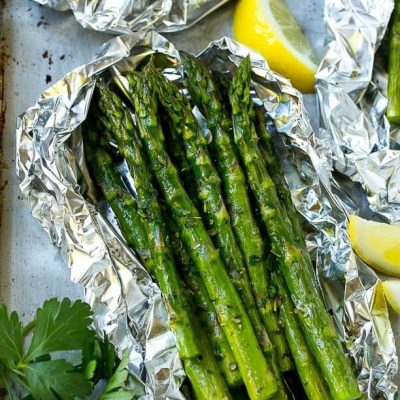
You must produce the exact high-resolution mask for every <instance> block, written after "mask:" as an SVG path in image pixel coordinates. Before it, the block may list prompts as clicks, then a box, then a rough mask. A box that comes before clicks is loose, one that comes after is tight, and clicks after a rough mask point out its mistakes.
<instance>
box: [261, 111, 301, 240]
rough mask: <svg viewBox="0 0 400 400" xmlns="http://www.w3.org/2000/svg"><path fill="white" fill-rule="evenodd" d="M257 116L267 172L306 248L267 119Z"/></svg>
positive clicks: (297, 237) (296, 233)
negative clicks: (266, 122) (267, 125)
mask: <svg viewBox="0 0 400 400" xmlns="http://www.w3.org/2000/svg"><path fill="white" fill-rule="evenodd" d="M256 116H257V126H256V128H257V134H258V137H259V138H260V142H259V144H260V148H261V151H262V154H263V156H264V161H265V163H266V166H267V171H268V173H269V175H270V176H271V179H272V180H273V182H274V184H275V187H276V191H277V193H278V197H279V200H280V201H281V204H282V205H283V207H284V208H285V209H286V212H287V215H288V218H289V220H290V223H291V224H292V228H293V232H294V234H295V237H296V239H297V242H298V244H299V245H301V246H303V247H304V248H305V242H304V236H303V229H302V228H301V225H300V221H299V217H298V215H297V211H296V209H295V208H294V205H293V201H292V195H291V193H290V189H289V187H288V185H287V183H286V180H285V175H284V173H283V170H282V167H281V164H280V161H279V157H278V155H277V154H276V151H275V148H274V145H273V143H272V138H271V135H270V134H269V132H268V130H267V128H266V124H265V117H264V115H263V113H262V112H261V111H258V112H256Z"/></svg>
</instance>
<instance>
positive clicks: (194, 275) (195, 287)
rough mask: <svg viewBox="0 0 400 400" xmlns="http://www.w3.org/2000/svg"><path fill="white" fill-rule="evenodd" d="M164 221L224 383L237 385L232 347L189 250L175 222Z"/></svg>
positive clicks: (236, 368)
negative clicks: (223, 377) (224, 380)
mask: <svg viewBox="0 0 400 400" xmlns="http://www.w3.org/2000/svg"><path fill="white" fill-rule="evenodd" d="M167 224H168V229H169V233H170V235H171V245H172V248H173V250H174V253H175V257H176V259H177V261H178V264H179V267H180V270H181V272H182V276H183V279H184V281H185V283H186V285H187V286H188V288H189V289H190V290H191V291H192V293H193V297H194V299H195V306H196V311H197V312H196V315H198V317H199V320H200V321H201V323H202V324H204V325H205V326H206V328H207V331H208V335H209V337H210V341H211V343H212V345H213V348H214V354H215V357H216V358H217V360H218V361H219V364H220V367H221V370H222V373H223V374H224V376H225V379H226V381H227V383H228V386H230V387H237V386H239V385H241V384H243V380H242V377H241V375H240V372H239V369H238V367H237V363H236V360H235V357H234V355H233V353H232V350H231V348H230V347H229V344H228V341H227V340H226V337H225V334H224V332H223V330H222V327H221V325H220V323H219V322H218V317H217V314H216V312H215V308H214V305H213V303H212V301H211V299H210V297H209V295H208V293H207V289H206V287H205V286H204V283H203V281H202V279H201V276H200V274H199V272H198V271H197V270H196V268H195V266H194V265H193V261H192V259H191V257H190V254H189V252H188V251H187V249H186V248H185V247H184V245H183V243H182V240H181V238H180V236H179V232H178V231H177V227H176V224H175V222H174V221H173V219H172V218H171V217H170V216H167Z"/></svg>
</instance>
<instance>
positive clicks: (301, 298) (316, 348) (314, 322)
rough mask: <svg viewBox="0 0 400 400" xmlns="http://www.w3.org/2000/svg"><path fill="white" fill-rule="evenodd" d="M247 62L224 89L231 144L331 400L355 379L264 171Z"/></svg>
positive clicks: (349, 394) (352, 387)
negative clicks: (227, 91)
mask: <svg viewBox="0 0 400 400" xmlns="http://www.w3.org/2000/svg"><path fill="white" fill-rule="evenodd" d="M250 78H251V65H250V59H249V58H248V57H247V58H245V59H244V60H243V62H242V63H241V64H240V66H239V67H238V69H237V71H236V72H235V74H234V77H233V80H232V84H231V87H230V91H229V98H230V102H231V106H232V118H233V127H234V138H235V143H236V145H237V147H238V149H239V152H240V155H241V158H242V162H243V164H244V165H245V169H246V174H247V179H248V181H249V184H250V188H251V189H252V191H253V193H254V197H255V199H256V201H257V203H258V206H259V208H260V212H261V217H262V220H263V222H264V224H265V225H266V227H267V229H268V234H269V237H270V241H271V246H272V252H273V253H274V254H275V255H276V257H277V259H278V262H279V265H280V268H281V270H282V273H283V276H284V278H285V281H286V284H287V286H288V289H289V292H290V293H291V297H292V300H293V302H294V304H295V307H296V309H297V310H298V316H299V320H300V323H301V325H302V328H303V330H304V333H305V335H306V338H307V341H308V343H309V345H310V348H311V351H312V353H313V354H314V357H315V359H316V361H317V363H318V367H319V369H320V370H321V372H322V375H323V377H324V378H325V381H326V382H327V384H328V386H329V389H330V392H331V395H332V397H333V398H334V399H335V400H352V399H358V398H359V397H360V392H359V390H358V387H357V382H356V380H355V378H354V375H353V372H352V370H351V367H350V363H349V361H348V360H347V359H346V357H345V355H344V353H343V351H342V348H341V343H340V341H339V338H338V336H337V333H336V331H335V328H334V326H333V323H332V320H331V318H330V316H329V314H328V313H327V311H326V310H325V307H324V304H323V301H322V299H321V298H320V297H319V294H318V291H317V290H316V288H315V286H314V283H313V280H314V278H313V276H312V275H311V271H312V268H311V267H310V266H309V265H307V260H308V259H307V258H305V257H302V252H303V249H302V248H301V247H299V246H298V244H297V243H296V240H295V238H294V234H293V231H292V227H291V224H290V221H289V220H288V217H287V214H286V211H285V210H284V209H283V208H282V207H281V205H280V203H279V198H278V195H277V193H276V189H275V186H274V183H273V182H272V180H271V177H270V176H269V175H268V173H267V171H266V169H265V165H264V161H263V157H262V154H261V150H260V148H259V146H258V137H257V133H256V131H255V126H254V123H253V121H252V118H251V117H252V116H253V113H254V110H253V102H252V99H251V94H250V84H251V80H250Z"/></svg>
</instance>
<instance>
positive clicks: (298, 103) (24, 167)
mask: <svg viewBox="0 0 400 400" xmlns="http://www.w3.org/2000/svg"><path fill="white" fill-rule="evenodd" d="M155 52H156V53H159V54H164V55H165V56H164V57H162V56H160V55H159V56H158V57H157V58H156V61H157V60H158V61H160V60H162V62H163V65H168V68H167V69H166V70H165V73H166V76H168V77H169V78H170V79H174V80H178V81H179V80H181V79H182V69H181V66H180V65H179V53H178V51H177V50H176V49H175V48H174V46H173V45H172V43H170V42H169V41H167V40H166V39H165V38H164V37H162V36H161V35H159V34H158V33H156V32H147V33H143V32H142V33H134V34H131V35H129V36H120V37H117V38H115V39H113V40H111V41H110V42H108V43H106V44H105V45H104V46H103V47H102V48H101V50H100V52H99V54H98V55H97V57H96V59H95V60H94V61H92V62H91V63H89V64H87V65H84V66H83V67H80V68H77V69H75V70H74V71H72V72H71V73H69V74H68V75H66V76H65V78H64V79H62V80H61V81H59V82H57V83H56V84H55V85H54V86H53V87H51V88H50V89H48V90H47V91H45V92H44V93H43V94H42V96H41V97H40V99H39V100H38V102H37V104H35V105H34V106H33V107H31V108H29V109H28V110H27V111H26V112H25V113H24V114H23V115H22V116H21V117H20V118H19V119H18V126H17V172H18V175H19V177H20V179H21V186H20V187H21V191H22V193H23V194H24V195H25V196H26V197H27V199H28V201H29V205H30V208H31V212H32V215H33V217H34V218H35V219H36V220H37V221H38V222H39V223H40V224H41V225H42V226H43V228H44V229H45V230H46V232H47V233H48V234H49V236H50V237H51V239H52V241H53V243H54V244H55V245H57V246H59V247H61V249H62V250H63V253H64V254H65V256H66V260H67V262H68V265H69V267H70V269H71V279H72V280H74V281H75V282H80V283H81V284H82V285H83V286H84V287H85V289H86V300H87V301H88V302H89V303H90V304H91V305H92V306H93V308H94V318H95V326H96V328H97V330H98V331H99V332H100V333H101V331H102V330H105V331H106V332H108V333H109V335H110V338H111V341H112V343H113V344H114V345H115V346H116V348H117V349H118V351H119V352H120V354H122V352H123V351H125V350H126V349H128V351H129V354H130V363H129V369H130V371H131V373H132V376H133V377H136V384H137V385H138V387H139V388H140V390H141V391H142V395H141V397H140V398H141V399H152V398H168V399H175V398H182V394H181V393H180V392H179V386H180V384H181V382H182V380H183V377H184V372H183V370H182V365H181V363H180V361H179V358H178V355H177V352H176V348H175V345H174V342H173V338H172V336H171V332H170V331H169V330H168V328H167V326H166V323H167V315H166V310H165V307H163V305H162V303H161V302H160V293H159V290H158V288H157V286H156V285H155V284H154V283H153V282H152V281H151V279H150V277H149V275H148V274H147V273H146V271H145V270H144V269H143V268H142V267H141V266H140V265H139V264H138V262H137V261H136V259H135V257H134V255H133V254H132V252H131V251H129V249H127V248H126V246H125V243H124V240H123V239H122V238H121V237H120V236H119V235H118V231H117V230H115V229H114V228H113V227H112V222H113V221H112V220H111V221H110V218H108V219H107V217H108V215H107V213H105V212H104V210H103V209H102V208H101V207H98V208H96V207H95V206H93V205H92V204H91V202H90V201H88V200H87V199H88V197H90V180H89V179H84V178H83V177H82V175H83V176H84V177H85V176H86V169H85V165H84V158H83V149H82V140H81V136H80V131H79V125H80V124H81V123H82V122H83V121H84V120H85V118H86V114H87V110H88V107H89V104H90V100H91V96H92V93H93V89H94V87H95V84H96V81H97V80H98V79H101V77H102V74H103V73H104V72H105V71H107V77H109V76H110V74H111V76H113V78H114V79H115V80H117V81H118V82H119V83H120V84H121V85H124V78H123V72H124V71H125V70H126V69H130V68H135V67H136V66H137V65H138V64H143V62H145V61H146V60H147V59H148V58H149V56H150V55H151V54H153V53H155ZM248 53H249V50H248V49H247V48H245V47H244V46H242V45H240V44H238V43H237V42H235V41H233V40H232V39H229V38H222V39H220V40H218V41H215V42H212V43H211V44H210V45H209V47H208V48H207V49H206V50H205V51H204V52H203V53H202V54H200V55H199V57H200V58H201V59H202V60H203V61H204V62H205V63H206V64H207V65H208V67H209V68H211V69H212V70H214V71H218V72H219V73H223V74H230V73H231V72H232V71H233V70H234V69H235V68H236V65H238V64H239V63H240V61H241V59H242V57H244V56H245V55H247V54H248ZM251 59H252V65H253V72H254V76H253V78H254V101H255V103H256V104H257V105H258V106H260V107H264V108H265V112H266V115H267V117H268V120H269V125H270V126H269V127H270V129H271V131H273V132H272V133H273V134H274V140H275V145H276V146H277V147H278V148H279V154H280V156H281V161H282V166H283V168H284V171H285V176H286V178H287V180H288V183H289V186H290V188H291V192H292V196H293V199H294V201H295V204H296V207H297V209H298V211H299V212H300V213H301V214H302V215H303V216H304V218H305V219H306V220H307V221H308V222H309V224H310V227H311V228H313V231H312V233H311V234H309V236H308V238H307V242H308V243H307V244H308V246H309V249H310V251H311V252H312V254H313V255H314V256H315V259H316V263H317V271H318V278H319V282H320V284H321V289H322V292H323V294H324V296H325V300H326V303H327V305H328V306H329V308H330V309H331V310H332V312H333V315H334V317H335V322H336V326H337V329H338V331H339V333H340V335H341V337H342V338H343V340H344V342H345V344H346V346H347V348H348V350H349V352H350V354H351V355H352V356H353V358H354V360H355V363H356V367H357V371H358V380H359V383H360V387H361V388H362V389H363V390H364V392H367V393H368V394H369V395H370V397H371V398H377V396H378V394H379V393H385V394H386V397H387V398H393V394H394V392H395V390H396V388H395V386H394V385H393V383H392V378H393V375H394V373H395V372H396V370H397V355H396V350H395V345H394V339H393V333H392V329H391V326H390V322H389V317H388V311H387V307H386V303H385V300H384V297H383V293H382V290H381V288H380V285H379V283H378V282H379V281H378V280H377V277H376V276H375V274H374V273H373V272H372V271H371V270H370V269H369V268H368V267H366V266H365V265H364V264H363V263H362V262H361V261H360V260H357V259H356V258H355V256H354V254H353V253H352V251H351V247H350V244H349V239H348V236H347V231H346V216H347V214H348V212H354V211H355V209H356V206H355V205H354V203H353V202H352V200H351V199H350V198H349V197H348V196H347V195H346V191H344V190H343V188H342V187H341V186H340V185H339V184H338V183H337V182H336V181H335V180H334V178H333V177H332V173H331V159H330V154H331V152H330V151H329V147H326V146H324V144H325V142H324V141H323V139H320V137H319V135H315V134H314V133H313V131H312V128H311V125H310V122H309V118H308V114H307V111H306V108H305V106H304V103H303V99H302V95H301V94H300V93H299V92H298V91H297V90H296V89H294V88H293V87H292V86H291V85H290V83H289V81H287V80H286V79H284V78H282V77H281V76H279V75H278V74H276V73H274V72H273V71H271V70H270V69H269V68H268V65H267V64H266V62H265V60H263V59H262V58H261V56H259V55H258V54H255V53H251ZM86 178H87V177H86ZM88 185H89V187H87V186H88ZM100 206H101V205H100ZM110 222H111V224H110Z"/></svg>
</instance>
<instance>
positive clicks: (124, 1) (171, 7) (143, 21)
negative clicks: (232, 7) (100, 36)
mask: <svg viewBox="0 0 400 400" xmlns="http://www.w3.org/2000/svg"><path fill="white" fill-rule="evenodd" d="M35 1H37V2H38V3H40V4H43V5H46V6H49V7H52V8H55V9H57V10H60V11H67V10H72V12H73V13H74V15H75V18H76V20H77V21H78V22H79V23H80V24H81V25H82V26H83V27H84V28H91V29H94V30H96V31H102V32H109V33H115V34H128V33H130V32H132V31H133V32H136V31H140V30H148V29H154V30H157V31H159V32H176V31H179V30H182V29H186V28H188V27H190V26H192V25H193V24H195V23H196V22H197V21H199V20H201V19H202V18H204V17H205V16H207V15H208V14H210V13H212V12H213V11H214V10H216V9H217V8H219V7H220V6H222V5H223V4H225V3H226V2H227V1H228V0H93V1H88V0H35Z"/></svg>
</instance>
